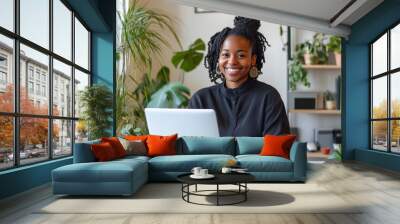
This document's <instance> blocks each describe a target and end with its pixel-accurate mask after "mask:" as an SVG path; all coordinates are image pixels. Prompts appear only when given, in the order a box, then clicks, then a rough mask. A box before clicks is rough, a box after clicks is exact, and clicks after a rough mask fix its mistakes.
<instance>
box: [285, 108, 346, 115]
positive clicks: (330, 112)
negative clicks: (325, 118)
mask: <svg viewBox="0 0 400 224" xmlns="http://www.w3.org/2000/svg"><path fill="white" fill-rule="evenodd" d="M289 112H291V113H308V114H322V115H340V113H341V111H340V110H314V109H290V110H289Z"/></svg>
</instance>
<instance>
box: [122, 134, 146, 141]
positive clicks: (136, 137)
mask: <svg viewBox="0 0 400 224" xmlns="http://www.w3.org/2000/svg"><path fill="white" fill-rule="evenodd" d="M147 137H148V135H125V137H124V138H125V139H126V140H129V141H139V140H140V141H142V142H146V140H147Z"/></svg>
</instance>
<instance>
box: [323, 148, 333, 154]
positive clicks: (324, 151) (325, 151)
mask: <svg viewBox="0 0 400 224" xmlns="http://www.w3.org/2000/svg"><path fill="white" fill-rule="evenodd" d="M321 152H322V154H324V155H329V154H330V153H331V148H329V147H321Z"/></svg>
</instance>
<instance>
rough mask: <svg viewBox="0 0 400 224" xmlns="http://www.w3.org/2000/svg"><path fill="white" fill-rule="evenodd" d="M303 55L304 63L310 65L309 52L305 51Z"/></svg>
mask: <svg viewBox="0 0 400 224" xmlns="http://www.w3.org/2000/svg"><path fill="white" fill-rule="evenodd" d="M303 56H304V64H306V65H311V54H308V53H305V54H304V55H303Z"/></svg>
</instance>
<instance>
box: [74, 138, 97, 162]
mask: <svg viewBox="0 0 400 224" xmlns="http://www.w3.org/2000/svg"><path fill="white" fill-rule="evenodd" d="M97 143H100V141H99V140H95V141H90V142H82V143H75V145H74V146H75V147H74V163H89V162H95V161H96V158H95V157H94V155H93V153H92V150H91V148H90V146H91V145H92V144H97Z"/></svg>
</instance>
